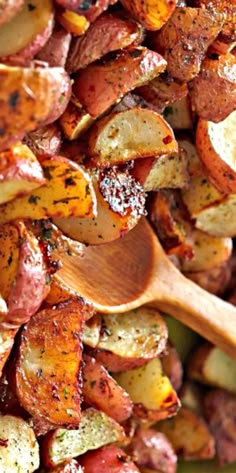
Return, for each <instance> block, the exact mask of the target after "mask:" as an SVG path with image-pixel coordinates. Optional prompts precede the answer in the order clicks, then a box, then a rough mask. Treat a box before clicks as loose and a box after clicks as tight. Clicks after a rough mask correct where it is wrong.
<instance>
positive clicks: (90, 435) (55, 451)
mask: <svg viewBox="0 0 236 473" xmlns="http://www.w3.org/2000/svg"><path fill="white" fill-rule="evenodd" d="M124 440H125V433H124V429H123V427H121V425H120V424H118V423H117V422H116V421H115V420H114V419H111V417H108V416H107V415H106V414H105V413H104V412H101V411H98V410H96V409H93V408H90V409H86V410H84V411H82V417H81V421H80V424H79V426H78V428H77V429H76V430H74V429H70V430H66V429H56V430H54V431H53V432H49V433H48V434H47V435H46V436H45V437H44V440H43V442H42V450H41V453H42V461H43V464H44V465H45V466H46V467H47V468H52V467H55V466H56V465H59V464H60V463H63V462H64V461H66V460H70V459H71V458H75V457H78V456H79V455H82V454H83V453H85V452H87V451H88V450H96V449H98V448H100V447H102V446H104V445H109V444H110V443H111V444H112V443H118V442H119V443H120V444H122V442H124Z"/></svg>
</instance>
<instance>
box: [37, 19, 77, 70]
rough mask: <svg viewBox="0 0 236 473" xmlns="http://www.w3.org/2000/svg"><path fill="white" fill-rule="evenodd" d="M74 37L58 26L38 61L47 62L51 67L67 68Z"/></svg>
mask: <svg viewBox="0 0 236 473" xmlns="http://www.w3.org/2000/svg"><path fill="white" fill-rule="evenodd" d="M71 38H72V35H71V34H70V33H68V31H66V30H65V29H64V28H62V27H61V26H59V25H57V26H56V27H55V28H54V30H53V32H52V35H51V36H50V38H49V39H48V41H47V43H46V44H45V45H44V47H43V48H42V49H41V50H40V52H39V53H38V54H37V57H36V59H38V60H40V61H45V62H47V63H48V64H49V66H50V67H65V64H66V60H67V56H68V52H69V48H70V43H71Z"/></svg>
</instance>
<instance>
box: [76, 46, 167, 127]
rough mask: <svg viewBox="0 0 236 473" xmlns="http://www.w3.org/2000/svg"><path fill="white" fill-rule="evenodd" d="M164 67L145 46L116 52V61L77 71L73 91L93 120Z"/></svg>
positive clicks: (107, 61)
mask: <svg viewBox="0 0 236 473" xmlns="http://www.w3.org/2000/svg"><path fill="white" fill-rule="evenodd" d="M165 67H166V61H165V60H164V59H163V58H162V56H160V54H158V53H155V52H154V51H151V50H149V49H147V48H145V47H141V46H140V47H136V48H135V47H132V48H130V49H128V50H124V51H118V52H117V54H116V56H115V58H114V57H112V58H111V59H109V60H108V59H107V60H106V61H103V62H100V63H95V64H90V65H89V66H87V67H86V68H85V69H83V70H81V71H78V72H77V73H76V75H75V82H74V85H73V91H74V94H75V96H76V97H77V98H78V99H79V101H80V103H81V104H82V105H83V107H84V108H85V109H86V111H87V112H88V113H89V114H90V115H91V116H92V117H93V118H96V117H98V116H99V115H101V114H102V113H103V112H105V111H106V110H107V109H108V108H109V107H110V106H111V105H113V104H114V103H115V102H116V101H117V100H118V99H120V98H121V97H122V96H123V95H125V94H126V93H127V92H129V90H132V89H134V88H135V87H138V86H140V85H142V84H143V83H145V82H148V81H149V80H151V79H153V78H154V77H155V76H157V75H158V74H160V73H161V72H163V71H164V70H165ZM94 77H96V81H94Z"/></svg>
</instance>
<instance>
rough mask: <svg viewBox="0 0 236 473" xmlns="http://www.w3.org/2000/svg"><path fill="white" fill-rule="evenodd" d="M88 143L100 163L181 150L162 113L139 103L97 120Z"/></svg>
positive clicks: (100, 164) (98, 164)
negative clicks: (140, 106) (142, 106)
mask: <svg viewBox="0 0 236 473" xmlns="http://www.w3.org/2000/svg"><path fill="white" fill-rule="evenodd" d="M88 146H89V153H90V155H91V157H92V161H93V163H94V164H95V165H96V166H98V167H102V166H113V165H116V164H122V163H124V162H126V161H129V160H131V159H136V158H140V157H147V156H161V155H163V154H171V153H173V152H177V151H178V146H177V142H176V141H175V137H174V134H173V131H172V129H171V128H170V126H169V125H168V123H167V122H166V121H165V120H164V119H163V117H162V116H161V115H159V114H158V113H156V112H153V111H152V110H148V109H142V108H139V107H135V108H133V109H131V110H126V111H124V112H118V113H111V114H110V115H108V116H107V117H105V118H102V119H100V120H98V121H97V122H96V123H95V124H94V126H93V127H92V128H91V131H90V134H89V140H88Z"/></svg>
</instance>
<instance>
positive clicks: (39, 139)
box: [24, 123, 62, 161]
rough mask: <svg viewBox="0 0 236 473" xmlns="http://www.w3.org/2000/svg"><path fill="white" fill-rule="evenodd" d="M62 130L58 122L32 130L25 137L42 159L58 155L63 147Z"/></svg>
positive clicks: (29, 145) (26, 141)
mask: <svg viewBox="0 0 236 473" xmlns="http://www.w3.org/2000/svg"><path fill="white" fill-rule="evenodd" d="M61 142H62V140H61V131H60V129H59V127H58V125H57V124H56V123H52V124H50V125H46V126H45V127H42V128H37V130H35V131H31V132H30V133H28V134H27V135H26V136H25V138H24V143H25V144H26V145H27V146H28V147H29V148H30V149H31V151H32V152H33V153H34V154H35V155H36V156H37V158H38V159H39V161H40V160H42V159H44V158H46V157H49V156H53V155H58V154H59V151H60V148H61Z"/></svg>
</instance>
